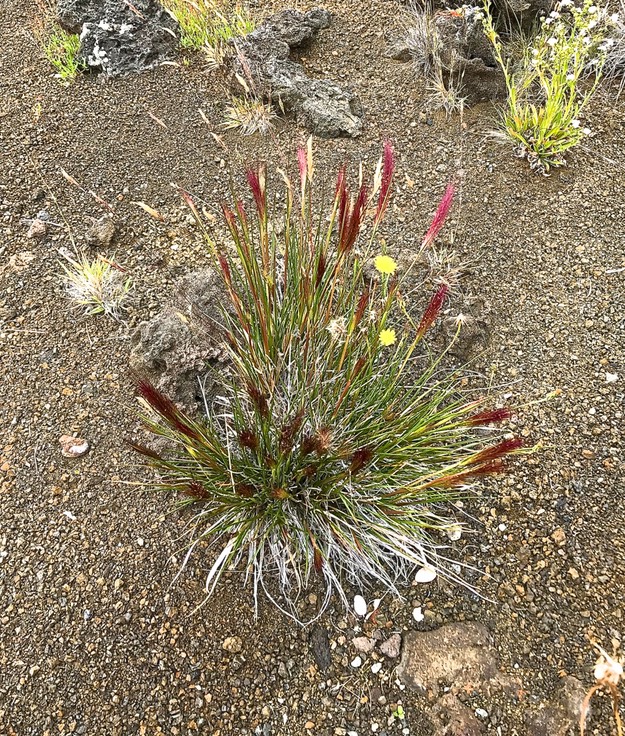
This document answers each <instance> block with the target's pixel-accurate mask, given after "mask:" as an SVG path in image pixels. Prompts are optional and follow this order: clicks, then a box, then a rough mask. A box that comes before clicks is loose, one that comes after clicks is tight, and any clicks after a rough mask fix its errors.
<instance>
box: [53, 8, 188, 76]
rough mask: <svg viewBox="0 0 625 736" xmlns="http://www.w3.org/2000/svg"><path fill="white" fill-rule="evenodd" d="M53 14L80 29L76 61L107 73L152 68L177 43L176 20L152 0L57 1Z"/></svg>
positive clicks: (169, 54)
mask: <svg viewBox="0 0 625 736" xmlns="http://www.w3.org/2000/svg"><path fill="white" fill-rule="evenodd" d="M57 15H58V20H59V23H60V24H61V26H62V27H63V28H65V29H66V30H67V31H69V32H70V33H78V34H80V41H81V43H80V52H79V56H80V58H81V59H82V61H84V63H85V64H86V65H87V66H88V67H89V68H91V69H95V70H98V71H102V72H104V73H105V74H107V75H110V76H114V75H119V74H128V73H133V72H141V71H145V70H146V69H152V68H153V67H155V66H158V65H159V64H161V63H162V62H163V61H165V60H167V59H170V58H172V57H173V55H174V53H175V50H176V47H177V38H176V31H177V23H176V22H175V21H174V19H173V18H172V17H171V16H170V15H169V14H168V13H167V12H166V11H165V10H164V9H163V7H162V6H161V4H160V3H159V2H158V0H134V2H133V3H132V4H131V3H128V2H125V0H58V4H57Z"/></svg>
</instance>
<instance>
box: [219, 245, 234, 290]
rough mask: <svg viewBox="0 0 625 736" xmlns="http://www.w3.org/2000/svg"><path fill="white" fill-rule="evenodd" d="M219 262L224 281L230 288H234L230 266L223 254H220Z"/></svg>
mask: <svg viewBox="0 0 625 736" xmlns="http://www.w3.org/2000/svg"><path fill="white" fill-rule="evenodd" d="M217 260H218V261H219V267H220V268H221V273H222V274H223V277H224V281H225V282H226V284H227V285H228V286H229V287H232V274H231V273H230V265H229V264H228V260H227V258H226V257H225V256H224V254H223V253H218V254H217Z"/></svg>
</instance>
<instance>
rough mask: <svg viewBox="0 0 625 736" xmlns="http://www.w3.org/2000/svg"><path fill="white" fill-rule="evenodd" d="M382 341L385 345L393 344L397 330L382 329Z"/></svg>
mask: <svg viewBox="0 0 625 736" xmlns="http://www.w3.org/2000/svg"><path fill="white" fill-rule="evenodd" d="M380 342H381V343H382V345H385V346H388V345H392V344H393V343H394V342H395V330H382V332H380Z"/></svg>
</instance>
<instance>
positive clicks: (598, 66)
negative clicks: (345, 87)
mask: <svg viewBox="0 0 625 736" xmlns="http://www.w3.org/2000/svg"><path fill="white" fill-rule="evenodd" d="M484 10H485V12H484V30H485V33H486V36H487V37H488V39H489V40H490V41H491V44H492V46H493V50H494V54H495V58H496V59H497V62H498V63H499V65H500V66H501V69H502V71H503V73H504V76H505V80H506V87H507V93H508V99H507V104H506V107H505V108H504V110H503V112H502V118H501V128H502V133H503V134H504V135H505V137H506V138H508V139H509V140H511V141H512V143H513V144H514V145H515V149H516V151H517V153H518V155H519V156H522V157H525V158H527V160H528V162H529V164H530V166H531V167H532V168H533V169H535V170H536V171H539V172H541V173H547V172H548V171H549V169H550V168H551V167H552V166H564V165H565V164H566V159H565V154H566V152H567V151H569V150H570V149H571V148H574V147H575V146H577V145H579V144H580V143H581V142H582V141H583V140H584V138H586V137H587V136H588V135H590V132H591V131H590V130H589V129H588V128H587V127H585V126H584V125H583V124H582V123H581V117H582V114H583V111H584V109H585V108H586V106H587V105H588V103H589V102H590V100H591V99H592V96H593V94H594V92H595V90H596V88H597V84H598V82H599V79H600V78H601V73H602V66H603V55H602V54H603V52H602V51H601V47H602V41H603V37H604V32H605V25H604V24H603V23H600V22H599V20H600V17H601V14H600V12H599V10H598V8H597V6H596V5H594V4H593V3H592V0H584V2H583V3H582V4H581V5H577V4H576V3H575V2H574V1H573V0H560V2H558V3H557V4H556V5H555V7H554V9H553V10H552V11H551V12H550V14H549V16H548V17H546V18H543V19H542V24H541V27H540V30H539V32H538V34H537V35H536V36H535V38H534V39H533V40H532V41H531V43H530V44H528V45H527V46H526V48H525V53H524V55H523V58H522V59H520V60H518V59H517V60H514V59H511V58H510V57H509V56H508V54H507V51H506V48H505V46H504V44H503V42H502V40H501V38H500V37H499V35H498V34H497V31H496V30H495V27H494V24H493V19H492V15H491V12H490V2H489V0H486V1H485V6H484ZM589 72H592V75H593V77H594V80H593V81H592V82H590V83H583V82H582V80H583V79H584V78H585V77H587V76H588V73H589Z"/></svg>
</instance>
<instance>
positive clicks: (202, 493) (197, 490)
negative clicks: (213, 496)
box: [182, 481, 210, 501]
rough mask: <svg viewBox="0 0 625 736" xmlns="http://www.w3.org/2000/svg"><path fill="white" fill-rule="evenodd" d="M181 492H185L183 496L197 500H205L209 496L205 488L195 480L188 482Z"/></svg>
mask: <svg viewBox="0 0 625 736" xmlns="http://www.w3.org/2000/svg"><path fill="white" fill-rule="evenodd" d="M182 492H183V493H184V494H185V496H191V498H195V499H196V500H198V501H205V500H206V499H209V498H210V493H209V492H208V491H207V490H206V488H204V486H203V485H202V484H201V483H198V482H197V481H193V482H192V483H189V485H188V486H187V487H186V488H184V489H183V491H182Z"/></svg>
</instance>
